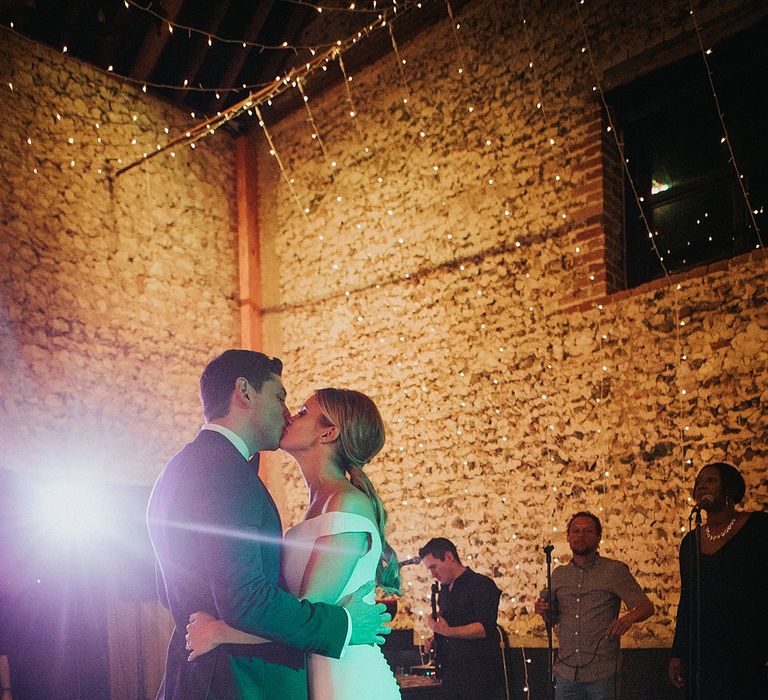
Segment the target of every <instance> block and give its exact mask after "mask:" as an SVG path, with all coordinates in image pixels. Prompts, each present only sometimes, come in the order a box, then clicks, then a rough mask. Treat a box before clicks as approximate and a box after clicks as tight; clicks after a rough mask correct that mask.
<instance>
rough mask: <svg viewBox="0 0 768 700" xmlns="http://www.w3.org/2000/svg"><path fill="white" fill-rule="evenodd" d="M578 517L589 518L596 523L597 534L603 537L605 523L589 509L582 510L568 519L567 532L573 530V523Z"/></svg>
mask: <svg viewBox="0 0 768 700" xmlns="http://www.w3.org/2000/svg"><path fill="white" fill-rule="evenodd" d="M576 518H589V519H590V520H591V521H592V522H593V523H594V524H595V530H596V531H597V536H598V537H599V538H601V539H602V537H603V525H602V523H601V522H600V518H598V517H597V516H596V515H595V514H594V513H590V512H589V511H588V510H580V511H579V512H578V513H574V514H573V515H572V516H571V519H570V520H569V521H568V527H567V528H566V529H565V531H566V532H570V531H571V524H572V523H573V521H574V520H576Z"/></svg>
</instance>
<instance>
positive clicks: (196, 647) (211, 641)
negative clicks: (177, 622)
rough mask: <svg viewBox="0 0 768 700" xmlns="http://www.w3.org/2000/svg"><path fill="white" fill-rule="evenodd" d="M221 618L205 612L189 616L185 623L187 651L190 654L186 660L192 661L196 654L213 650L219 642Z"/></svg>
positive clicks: (199, 654)
mask: <svg viewBox="0 0 768 700" xmlns="http://www.w3.org/2000/svg"><path fill="white" fill-rule="evenodd" d="M220 626H221V620H219V619H217V618H215V617H213V615H209V614H208V613H206V612H199V611H198V612H196V613H192V614H191V615H190V616H189V624H188V625H187V635H186V637H185V638H186V640H187V651H190V652H191V653H190V655H189V656H188V657H187V661H194V660H195V659H196V658H197V657H198V656H202V655H203V654H207V653H208V652H209V651H213V650H214V649H215V648H216V647H217V646H219V644H221V641H219V640H220V636H219V632H220Z"/></svg>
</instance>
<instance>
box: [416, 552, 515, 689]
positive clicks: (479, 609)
mask: <svg viewBox="0 0 768 700" xmlns="http://www.w3.org/2000/svg"><path fill="white" fill-rule="evenodd" d="M419 556H420V557H421V563H422V564H424V566H426V567H427V569H428V570H429V572H430V573H431V574H432V576H434V577H435V579H436V580H437V581H439V582H440V584H441V587H440V593H439V596H438V604H439V614H438V617H437V619H432V618H429V619H428V624H429V627H430V629H431V630H432V631H433V632H434V633H435V639H434V641H433V645H434V646H435V647H436V649H437V657H438V658H437V662H438V667H439V669H440V671H441V674H440V676H441V679H442V683H443V691H444V697H445V698H446V699H447V700H448V699H450V700H459V699H460V700H496V699H497V698H503V697H504V688H505V683H504V674H503V664H502V653H503V645H502V644H501V638H500V634H499V630H498V629H497V627H496V618H497V616H498V612H499V598H500V597H501V591H500V590H499V588H498V587H497V586H496V584H495V583H494V582H493V580H492V579H490V578H488V577H487V576H483V575H482V574H478V573H476V572H475V571H472V569H470V568H469V567H467V566H464V565H463V564H462V563H461V560H460V559H459V554H458V552H457V550H456V546H455V545H454V544H453V542H451V541H450V540H447V539H445V538H444V537H437V538H434V539H431V540H430V541H429V542H427V544H425V545H424V546H423V547H422V548H421V549H420V550H419Z"/></svg>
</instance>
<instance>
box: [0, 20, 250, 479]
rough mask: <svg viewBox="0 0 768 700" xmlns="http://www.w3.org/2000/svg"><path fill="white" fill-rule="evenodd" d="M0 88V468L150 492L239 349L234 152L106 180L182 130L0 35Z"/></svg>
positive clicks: (167, 114) (156, 111)
mask: <svg viewBox="0 0 768 700" xmlns="http://www.w3.org/2000/svg"><path fill="white" fill-rule="evenodd" d="M0 74H1V75H2V86H3V87H2V90H0V112H1V113H2V115H3V118H2V120H0V192H2V198H3V204H2V210H1V212H0V261H2V262H0V387H1V388H0V424H1V425H2V428H0V430H1V431H2V442H3V464H2V466H3V467H5V468H11V469H16V470H24V471H32V472H41V473H46V472H47V473H52V474H61V475H66V476H75V475H77V476H83V477H85V476H92V477H93V478H95V479H98V480H103V479H106V480H109V481H114V482H118V483H134V484H150V483H152V481H153V480H154V478H155V477H156V476H157V474H158V473H159V471H160V469H161V467H162V465H163V464H164V463H165V461H166V460H167V459H168V458H169V457H170V456H171V455H172V454H173V452H174V451H175V450H176V449H178V446H179V444H180V443H181V442H183V441H184V440H186V439H187V438H188V437H190V436H193V435H194V433H195V429H196V427H197V426H198V425H199V424H200V420H201V418H200V408H199V401H198V399H197V378H198V376H199V373H200V368H201V367H202V366H203V365H204V364H205V362H206V361H207V360H208V359H209V358H210V357H211V356H212V355H213V354H214V353H216V352H218V351H220V349H221V348H222V347H227V346H231V345H237V344H238V343H239V342H240V326H239V324H240V319H239V307H238V299H237V289H238V286H237V284H238V280H237V275H238V268H237V230H236V197H235V191H236V183H235V179H234V157H233V149H232V140H231V138H230V137H228V136H227V135H226V134H225V133H224V132H221V133H218V134H217V135H216V136H215V137H213V138H209V139H205V140H204V141H203V142H201V143H200V144H199V145H198V147H196V148H195V149H194V150H192V149H190V148H186V149H183V150H182V151H179V153H177V154H176V155H175V156H171V155H170V154H167V155H160V156H158V157H157V158H154V159H152V160H150V161H148V162H147V163H146V164H144V165H142V167H139V168H134V169H132V170H130V171H128V172H126V173H125V174H123V175H119V176H116V172H117V171H118V170H119V169H120V168H121V167H124V166H126V165H128V164H130V163H132V162H134V161H135V160H136V159H140V158H142V154H143V153H149V152H152V151H154V150H155V149H156V147H157V144H165V143H166V142H167V141H168V140H169V139H172V138H175V137H176V136H178V135H179V134H180V133H181V132H182V130H184V129H186V128H187V127H188V125H189V124H190V122H191V121H192V120H191V117H190V115H189V114H188V113H183V112H180V111H178V110H175V109H172V108H170V107H168V106H167V105H165V104H163V103H161V102H159V101H158V100H156V99H152V98H150V97H149V96H148V95H146V94H144V93H143V92H142V91H141V90H140V89H138V88H136V87H133V86H130V85H126V84H123V83H122V82H120V81H118V80H116V79H115V78H114V77H112V76H108V75H104V74H101V73H99V72H97V71H95V70H93V69H91V68H88V67H86V66H83V65H81V64H79V63H77V62H75V61H73V60H71V59H69V58H68V57H67V56H66V55H65V54H61V53H56V52H52V51H50V50H47V49H44V48H40V47H38V46H36V45H34V44H31V43H29V42H26V41H24V40H23V39H21V38H20V37H18V36H16V35H14V34H11V33H9V32H7V31H3V32H2V36H1V37H0ZM166 130H167V131H166Z"/></svg>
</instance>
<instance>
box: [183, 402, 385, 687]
mask: <svg viewBox="0 0 768 700" xmlns="http://www.w3.org/2000/svg"><path fill="white" fill-rule="evenodd" d="M384 440H385V433H384V422H383V420H382V418H381V414H380V413H379V410H378V409H377V408H376V404H374V402H373V401H372V400H371V399H370V398H368V397H367V396H366V395H365V394H361V393H360V392H358V391H352V390H350V389H319V390H318V391H316V392H315V393H314V394H313V395H312V396H310V398H309V399H308V400H307V401H306V402H305V403H304V405H303V406H302V407H301V408H300V409H299V412H298V413H297V414H296V415H295V416H293V417H292V418H291V419H290V422H289V424H288V426H287V427H286V429H285V432H284V433H283V437H282V439H281V441H280V449H282V450H283V451H284V452H286V453H287V454H289V455H291V457H293V458H294V459H295V460H296V462H297V463H298V465H299V469H300V470H301V473H302V475H303V476H304V481H305V482H306V484H307V489H308V490H309V506H308V507H307V512H306V514H305V516H304V520H303V521H302V522H300V523H299V524H298V525H295V526H294V527H292V528H291V529H290V530H288V532H286V533H285V538H284V541H283V562H282V569H283V578H284V580H285V585H286V586H287V588H288V590H289V591H290V592H291V593H292V594H293V595H295V596H297V597H299V598H305V599H307V600H310V601H312V602H318V601H322V602H326V603H337V602H338V601H339V599H340V598H342V597H344V596H345V595H347V594H348V593H351V592H353V591H355V590H356V589H357V588H359V587H360V586H361V585H362V584H363V583H365V582H367V581H370V580H372V579H374V578H375V579H376V582H377V584H378V585H379V587H381V588H382V589H384V590H385V591H389V592H399V588H400V574H399V571H398V568H397V558H396V556H395V553H394V551H393V550H392V548H391V547H390V546H389V544H387V542H386V539H385V535H384V531H385V528H386V523H387V513H386V510H385V508H384V504H383V503H382V502H381V499H380V498H379V495H378V493H377V492H376V489H375V487H374V486H373V484H372V483H371V481H370V479H369V478H368V477H367V476H366V475H365V474H364V473H363V467H364V466H365V464H367V463H368V462H369V461H370V460H371V459H372V458H373V457H374V456H375V455H376V454H377V453H378V452H379V451H380V450H381V448H382V447H383V446H384ZM369 595H370V600H369V601H368V602H371V603H372V602H373V598H374V593H373V591H371V593H370V594H369ZM187 641H188V646H187V648H188V649H191V650H192V653H191V654H190V656H189V660H190V661H192V660H194V659H195V658H197V657H198V656H200V655H202V654H205V653H207V652H209V651H211V649H214V648H215V647H216V646H218V645H219V644H253V643H258V642H260V641H265V640H262V639H260V638H259V637H254V636H253V635H250V634H247V633H245V632H241V631H240V630H236V629H233V628H232V627H230V626H229V625H227V624H226V623H225V622H224V621H223V620H218V619H216V618H214V617H211V616H210V615H208V614H207V613H202V612H197V613H194V614H193V615H191V616H190V624H189V625H187ZM307 676H308V683H309V697H310V699H311V700H358V699H359V698H360V697H361V695H360V693H361V687H362V684H363V683H364V684H365V688H366V695H365V697H366V700H398V699H399V698H400V691H399V688H398V686H397V683H396V681H395V678H394V676H393V675H392V671H391V670H390V668H389V666H388V665H387V662H386V660H385V659H384V656H383V654H382V653H381V648H380V647H379V646H348V647H347V648H346V649H345V651H344V653H343V655H342V658H341V659H331V658H328V657H325V656H319V655H316V654H310V655H309V656H308V659H307ZM246 700H247V699H246Z"/></svg>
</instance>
